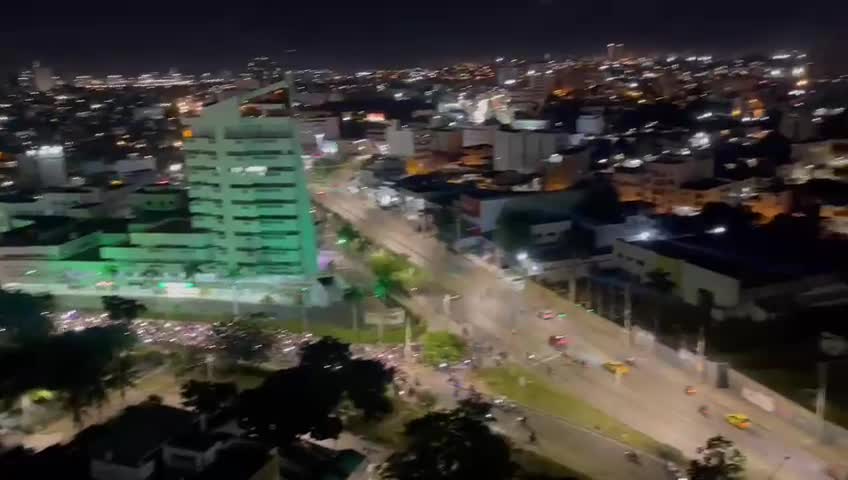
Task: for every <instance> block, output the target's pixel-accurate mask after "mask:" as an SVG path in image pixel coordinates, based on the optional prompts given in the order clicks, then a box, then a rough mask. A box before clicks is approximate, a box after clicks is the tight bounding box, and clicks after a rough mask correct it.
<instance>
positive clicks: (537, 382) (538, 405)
mask: <svg viewBox="0 0 848 480" xmlns="http://www.w3.org/2000/svg"><path fill="white" fill-rule="evenodd" d="M478 375H479V377H480V379H481V380H482V381H483V382H484V383H485V384H486V385H487V386H488V388H489V389H490V390H491V391H492V392H493V393H495V394H498V395H503V396H505V397H507V398H509V399H511V400H513V401H515V402H517V403H519V404H522V405H524V406H526V407H529V408H531V409H534V410H538V411H540V412H542V413H546V414H548V415H552V416H554V417H559V418H562V419H563V420H565V421H567V422H569V423H572V424H575V425H577V426H580V427H583V428H586V429H590V430H594V431H596V432H598V433H600V434H602V435H604V436H607V437H610V438H613V439H615V440H618V441H620V442H622V443H624V444H627V445H630V446H632V447H633V448H636V449H638V450H642V451H644V452H648V453H651V454H654V455H656V456H658V457H660V458H664V459H668V460H673V461H679V460H682V459H683V454H682V453H681V452H680V451H679V450H677V449H676V448H674V447H671V446H669V445H666V444H664V443H660V442H658V441H656V440H654V439H653V438H651V437H649V436H647V435H645V434H644V433H642V432H639V431H638V430H634V429H632V428H630V427H628V426H627V425H625V424H623V423H621V422H619V421H618V420H616V419H614V418H612V417H610V416H609V415H607V414H605V413H604V412H602V411H600V410H598V409H597V408H594V407H592V406H591V405H589V404H588V403H586V402H584V401H582V400H580V399H578V398H577V397H574V396H571V395H569V394H567V393H563V392H560V391H558V390H555V389H554V388H553V387H552V386H550V385H549V384H548V383H547V382H546V381H545V380H544V379H542V378H541V377H539V376H538V375H535V374H534V373H532V372H530V371H528V370H525V369H522V368H519V367H514V366H510V367H501V368H488V369H484V370H482V371H481V372H480V373H479V374H478ZM522 377H523V378H524V382H523V383H524V384H523V386H522V381H521V380H520V379H521V378H522Z"/></svg>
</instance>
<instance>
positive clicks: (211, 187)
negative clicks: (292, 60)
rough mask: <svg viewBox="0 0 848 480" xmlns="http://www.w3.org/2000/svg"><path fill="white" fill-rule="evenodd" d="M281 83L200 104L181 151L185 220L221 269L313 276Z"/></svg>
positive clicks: (305, 195)
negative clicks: (185, 187)
mask: <svg viewBox="0 0 848 480" xmlns="http://www.w3.org/2000/svg"><path fill="white" fill-rule="evenodd" d="M288 97H289V96H288V90H287V89H286V88H285V87H284V86H283V84H282V83H278V84H274V85H271V86H268V87H266V88H263V89H260V90H257V91H254V92H252V93H251V94H250V95H249V96H242V97H235V98H231V99H228V100H225V101H223V102H220V103H218V104H215V105H212V106H210V107H207V108H205V109H204V111H203V113H202V115H200V116H199V117H197V118H194V119H190V120H189V126H190V127H189V128H190V129H189V130H187V131H186V132H185V137H186V138H185V154H186V168H187V175H188V181H189V185H190V189H189V195H190V201H189V209H190V211H191V219H192V220H191V223H192V226H193V227H194V228H195V229H197V230H205V231H208V232H210V233H209V234H208V238H209V243H208V245H207V247H206V249H205V258H204V260H207V261H209V262H212V263H214V264H216V265H217V266H218V268H219V270H224V271H239V272H243V273H250V274H280V275H292V276H299V277H305V278H313V277H314V276H315V275H316V273H317V251H316V239H315V227H314V223H313V219H312V214H311V213H310V210H311V200H310V197H309V192H308V190H307V187H306V177H305V175H304V171H303V162H302V159H301V147H300V142H299V140H298V134H297V130H296V125H295V122H294V120H293V118H292V117H291V116H290V115H289V102H288Z"/></svg>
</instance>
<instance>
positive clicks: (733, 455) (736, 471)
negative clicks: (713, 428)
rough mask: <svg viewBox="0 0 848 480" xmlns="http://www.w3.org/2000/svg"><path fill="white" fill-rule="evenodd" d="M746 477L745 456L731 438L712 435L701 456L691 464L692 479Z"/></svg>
mask: <svg viewBox="0 0 848 480" xmlns="http://www.w3.org/2000/svg"><path fill="white" fill-rule="evenodd" d="M744 477H745V456H744V455H742V452H740V451H739V449H737V448H736V446H735V445H734V444H733V442H731V441H730V440H728V439H726V438H724V437H722V436H717V437H712V438H709V439H708V440H707V444H706V445H705V446H704V447H703V449H701V458H696V459H694V460H692V462H691V463H690V464H689V478H691V479H692V480H736V479H740V478H744Z"/></svg>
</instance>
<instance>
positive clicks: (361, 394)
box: [340, 358, 394, 420]
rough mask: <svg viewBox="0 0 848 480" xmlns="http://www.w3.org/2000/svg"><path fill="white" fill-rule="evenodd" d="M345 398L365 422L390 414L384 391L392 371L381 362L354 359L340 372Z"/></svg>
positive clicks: (390, 406) (392, 373) (387, 399)
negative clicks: (360, 413)
mask: <svg viewBox="0 0 848 480" xmlns="http://www.w3.org/2000/svg"><path fill="white" fill-rule="evenodd" d="M340 373H341V374H342V375H343V377H342V383H343V384H344V385H345V393H346V395H347V398H348V399H349V400H350V401H351V403H352V404H353V406H354V407H356V408H357V409H358V410H359V411H360V412H362V416H363V417H364V418H365V419H366V420H375V419H379V418H382V417H384V416H386V415H388V414H389V413H391V412H392V402H391V401H390V400H389V398H388V397H387V396H386V389H387V388H388V386H389V385H391V383H392V380H393V379H394V370H393V369H392V368H390V367H386V366H385V365H383V363H382V362H380V361H378V360H372V359H364V358H355V359H353V360H351V361H350V362H349V363H348V365H347V366H346V368H345V369H344V370H342V371H341V372H340Z"/></svg>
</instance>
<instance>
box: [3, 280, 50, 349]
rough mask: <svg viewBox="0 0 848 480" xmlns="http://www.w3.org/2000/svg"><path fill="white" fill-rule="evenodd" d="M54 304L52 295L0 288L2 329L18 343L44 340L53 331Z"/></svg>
mask: <svg viewBox="0 0 848 480" xmlns="http://www.w3.org/2000/svg"><path fill="white" fill-rule="evenodd" d="M52 306H53V297H52V296H51V295H31V294H28V293H23V292H16V291H8V290H0V331H5V332H6V335H8V337H9V338H10V339H11V341H12V342H14V343H18V344H22V343H28V342H33V341H38V340H43V339H45V338H46V337H47V336H48V335H49V334H50V333H51V332H52V331H53V321H52V320H51V319H50V318H49V317H48V316H47V312H49V311H50V310H52Z"/></svg>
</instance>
